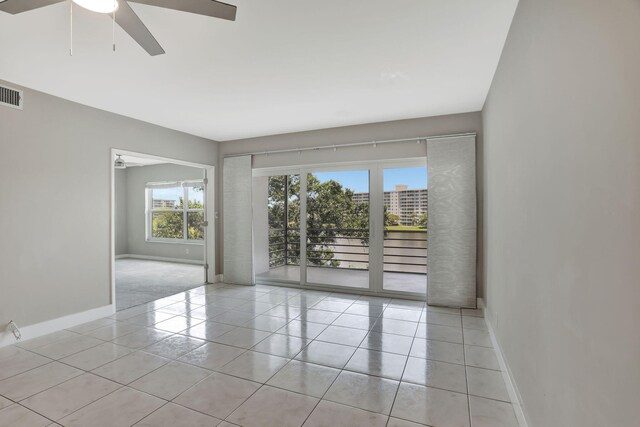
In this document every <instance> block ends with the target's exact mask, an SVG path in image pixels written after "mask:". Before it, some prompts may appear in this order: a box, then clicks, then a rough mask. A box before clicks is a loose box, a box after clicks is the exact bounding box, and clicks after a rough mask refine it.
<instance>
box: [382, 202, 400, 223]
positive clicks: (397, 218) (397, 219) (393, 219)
mask: <svg viewBox="0 0 640 427" xmlns="http://www.w3.org/2000/svg"><path fill="white" fill-rule="evenodd" d="M384 208H385V209H384V211H385V214H386V215H387V218H388V221H385V224H384V225H386V226H394V225H398V224H400V215H396V214H387V207H386V206H385V207H384Z"/></svg>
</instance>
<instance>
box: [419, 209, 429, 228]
mask: <svg viewBox="0 0 640 427" xmlns="http://www.w3.org/2000/svg"><path fill="white" fill-rule="evenodd" d="M428 220H429V213H428V212H425V213H423V214H422V215H420V217H419V218H418V227H420V228H427V224H428V223H429V221H428Z"/></svg>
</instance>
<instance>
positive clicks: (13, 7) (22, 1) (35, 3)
mask: <svg viewBox="0 0 640 427" xmlns="http://www.w3.org/2000/svg"><path fill="white" fill-rule="evenodd" d="M63 1H65V0H5V1H3V2H2V3H0V10H1V11H3V12H7V13H10V14H12V15H15V14H16V13H22V12H28V11H30V10H34V9H40V8H41V7H45V6H50V5H52V4H56V3H62V2H63Z"/></svg>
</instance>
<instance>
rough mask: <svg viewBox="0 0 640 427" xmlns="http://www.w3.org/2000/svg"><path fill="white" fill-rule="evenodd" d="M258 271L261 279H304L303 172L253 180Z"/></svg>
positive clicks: (255, 256)
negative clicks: (301, 211) (302, 265)
mask: <svg viewBox="0 0 640 427" xmlns="http://www.w3.org/2000/svg"><path fill="white" fill-rule="evenodd" d="M253 198H254V203H253V209H254V219H253V229H254V245H253V246H254V254H253V259H254V270H255V275H256V279H257V280H266V281H273V282H284V283H299V282H300V175H299V174H290V175H272V176H267V177H258V178H254V182H253Z"/></svg>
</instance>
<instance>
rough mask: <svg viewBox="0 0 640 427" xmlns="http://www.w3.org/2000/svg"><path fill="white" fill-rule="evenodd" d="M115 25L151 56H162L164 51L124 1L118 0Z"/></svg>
mask: <svg viewBox="0 0 640 427" xmlns="http://www.w3.org/2000/svg"><path fill="white" fill-rule="evenodd" d="M116 23H117V24H118V25H120V27H121V28H122V29H123V30H125V31H126V32H127V33H128V34H129V35H130V36H131V38H132V39H134V40H135V41H136V42H137V43H138V44H139V45H140V46H142V48H143V49H144V50H146V51H147V53H149V55H151V56H156V55H162V54H163V53H165V52H164V49H163V48H162V46H160V43H158V41H157V40H156V39H155V37H153V34H151V31H149V29H148V28H147V27H146V25H144V23H143V22H142V21H141V20H140V18H139V17H138V15H136V13H135V12H134V11H133V9H131V6H129V4H128V3H127V2H126V0H120V2H119V3H118V10H116Z"/></svg>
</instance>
